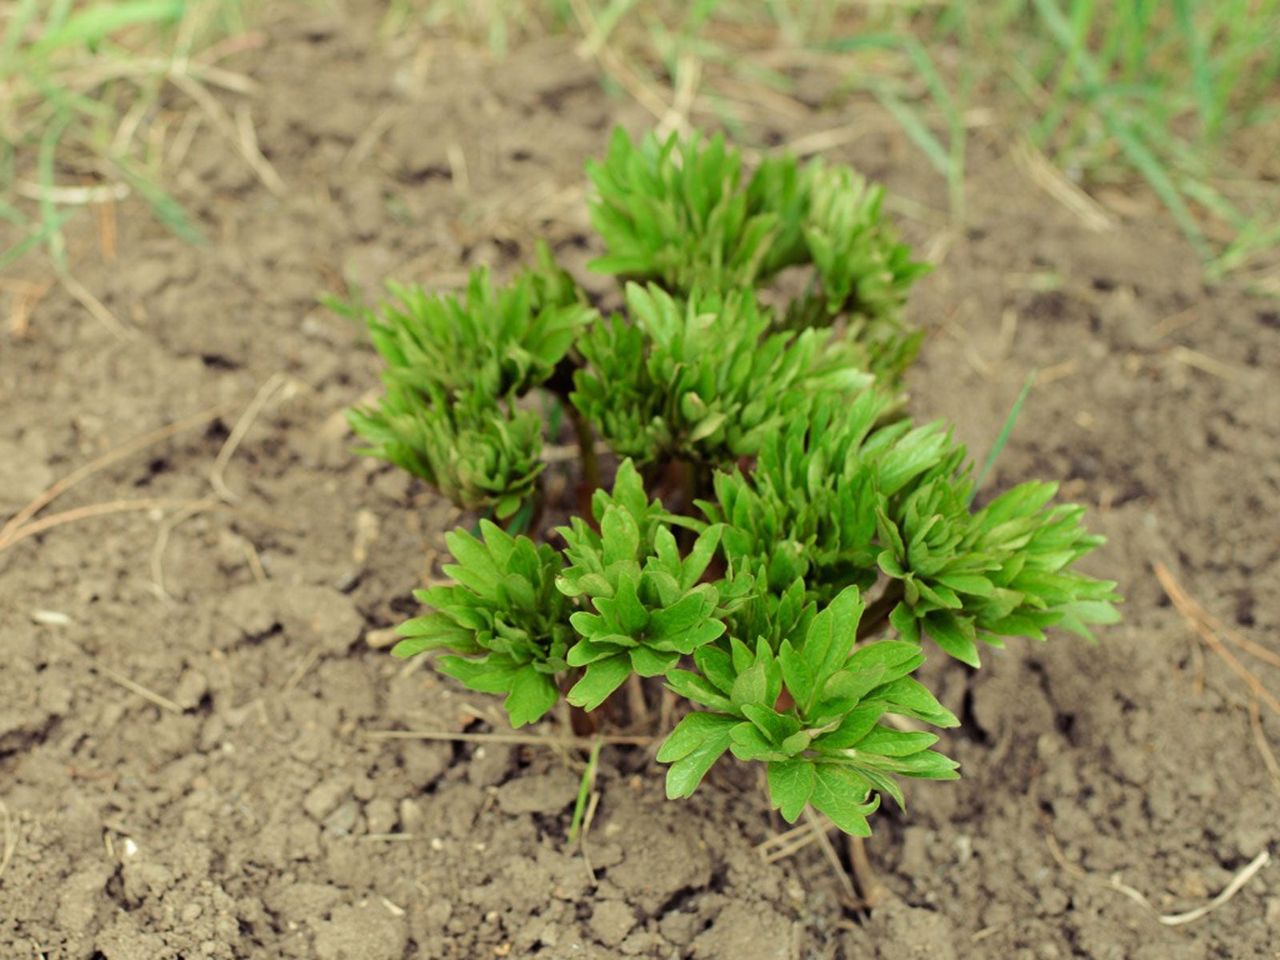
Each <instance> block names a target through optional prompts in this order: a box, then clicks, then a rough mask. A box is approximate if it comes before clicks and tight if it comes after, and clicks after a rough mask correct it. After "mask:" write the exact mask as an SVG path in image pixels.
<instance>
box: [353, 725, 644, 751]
mask: <svg viewBox="0 0 1280 960" xmlns="http://www.w3.org/2000/svg"><path fill="white" fill-rule="evenodd" d="M364 735H365V736H366V737H368V738H369V739H370V740H446V741H452V740H456V741H458V742H459V743H506V744H515V745H518V746H531V747H581V748H582V749H584V750H589V749H591V747H592V745H593V744H595V742H596V741H597V740H599V741H601V742H602V743H606V744H614V745H622V746H633V747H647V746H649V744H651V743H653V741H654V740H655V739H656V738H654V737H640V736H634V737H633V736H627V735H623V734H617V735H606V736H597V737H555V736H546V735H542V734H536V733H452V732H450V731H448V730H366V731H364Z"/></svg>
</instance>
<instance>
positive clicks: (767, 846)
mask: <svg viewBox="0 0 1280 960" xmlns="http://www.w3.org/2000/svg"><path fill="white" fill-rule="evenodd" d="M831 826H832V825H831V823H830V822H829V821H827V819H826V818H825V817H820V818H819V821H818V823H816V824H815V823H814V822H812V821H809V820H806V821H805V822H804V823H802V824H800V826H798V827H792V828H791V829H790V830H787V831H786V832H784V833H780V834H778V835H777V836H776V837H770V838H769V839H768V840H765V841H764V842H763V843H761V844H759V845H757V846H756V850H757V851H759V853H760V855H761V857H762V858H763V859H764V862H765V863H777V862H778V861H779V860H785V859H786V858H787V857H789V856H791V855H792V854H793V853H798V852H800V851H801V850H803V849H804V848H805V847H807V846H808V845H809V844H811V843H813V842H814V841H815V840H817V839H818V834H819V833H821V832H822V831H824V830H829V829H831Z"/></svg>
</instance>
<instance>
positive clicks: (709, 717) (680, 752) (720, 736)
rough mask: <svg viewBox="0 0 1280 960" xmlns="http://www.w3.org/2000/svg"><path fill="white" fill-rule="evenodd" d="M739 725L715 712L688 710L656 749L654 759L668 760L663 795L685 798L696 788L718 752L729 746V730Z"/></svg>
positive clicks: (731, 718) (664, 761) (717, 757)
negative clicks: (665, 787)
mask: <svg viewBox="0 0 1280 960" xmlns="http://www.w3.org/2000/svg"><path fill="white" fill-rule="evenodd" d="M740 724H741V721H740V720H738V718H737V717H730V716H725V715H724V714H719V713H702V712H697V713H690V714H688V715H687V716H685V717H684V718H683V719H682V720H681V721H680V722H679V723H678V724H676V728H675V729H674V730H673V731H671V735H670V736H669V737H667V739H666V741H665V742H664V743H663V744H662V747H661V748H660V749H659V750H658V760H659V762H661V763H670V764H671V766H670V768H668V770H667V797H668V798H669V799H672V800H674V799H676V798H677V797H688V796H691V795H692V794H693V791H694V790H696V789H697V787H698V784H699V783H701V782H702V778H703V777H704V776H706V773H707V771H708V770H710V769H711V766H712V764H714V763H715V762H716V761H717V760H718V759H720V756H721V754H723V753H724V752H725V751H726V750H727V749H729V732H730V731H731V730H732V729H733V728H734V727H737V726H739V725H740Z"/></svg>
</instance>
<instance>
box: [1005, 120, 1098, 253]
mask: <svg viewBox="0 0 1280 960" xmlns="http://www.w3.org/2000/svg"><path fill="white" fill-rule="evenodd" d="M1013 158H1014V160H1015V161H1017V163H1018V166H1020V167H1021V168H1022V170H1023V172H1024V173H1026V175H1027V176H1028V177H1029V178H1030V179H1031V182H1032V183H1034V184H1035V185H1036V186H1037V187H1039V188H1040V189H1041V190H1043V191H1044V192H1045V193H1047V194H1048V195H1049V196H1051V197H1052V198H1053V199H1054V200H1056V201H1058V203H1060V204H1062V206H1063V207H1065V208H1066V209H1067V210H1069V211H1071V213H1073V214H1075V216H1076V218H1077V219H1078V220H1079V221H1080V222H1081V223H1082V224H1083V225H1084V226H1085V227H1086V228H1087V229H1089V230H1092V231H1093V232H1094V233H1103V232H1105V231H1107V230H1113V229H1115V225H1116V223H1115V218H1114V217H1112V216H1111V214H1109V213H1107V211H1106V210H1104V209H1103V208H1102V206H1101V205H1100V204H1099V203H1098V202H1097V201H1096V200H1094V199H1093V197H1091V196H1089V195H1088V194H1087V193H1085V192H1084V191H1083V190H1081V189H1080V188H1079V187H1077V186H1076V185H1075V184H1074V183H1072V182H1071V181H1070V180H1068V179H1067V178H1066V177H1064V176H1063V175H1062V172H1061V171H1060V170H1058V168H1057V167H1055V166H1054V165H1053V164H1052V163H1050V162H1049V161H1048V159H1046V158H1045V155H1044V154H1043V153H1041V152H1040V151H1039V150H1037V149H1036V148H1035V147H1034V146H1033V145H1032V144H1031V141H1029V140H1027V139H1026V138H1025V137H1023V138H1022V139H1020V140H1019V141H1018V143H1017V145H1016V146H1015V147H1014V150H1013Z"/></svg>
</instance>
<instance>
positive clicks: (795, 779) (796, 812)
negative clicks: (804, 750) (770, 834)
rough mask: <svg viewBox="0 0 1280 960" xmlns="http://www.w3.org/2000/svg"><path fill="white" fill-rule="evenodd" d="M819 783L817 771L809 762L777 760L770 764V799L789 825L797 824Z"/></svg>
mask: <svg viewBox="0 0 1280 960" xmlns="http://www.w3.org/2000/svg"><path fill="white" fill-rule="evenodd" d="M817 782H818V777H817V771H816V770H815V769H814V765H813V764H812V763H811V762H809V761H808V760H775V761H772V762H771V763H770V764H769V799H770V800H771V801H772V802H773V805H774V807H776V808H777V810H778V812H779V813H781V814H782V819H783V820H785V821H787V823H795V822H796V818H797V817H799V816H800V814H801V812H802V811H803V810H804V808H805V806H806V804H808V803H809V798H810V797H811V796H812V795H813V790H814V787H815V786H816V785H817Z"/></svg>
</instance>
